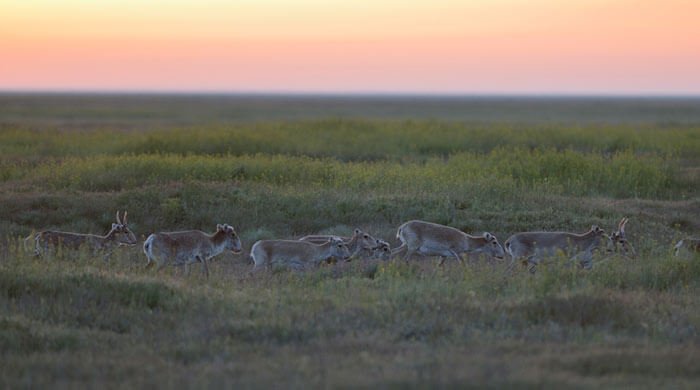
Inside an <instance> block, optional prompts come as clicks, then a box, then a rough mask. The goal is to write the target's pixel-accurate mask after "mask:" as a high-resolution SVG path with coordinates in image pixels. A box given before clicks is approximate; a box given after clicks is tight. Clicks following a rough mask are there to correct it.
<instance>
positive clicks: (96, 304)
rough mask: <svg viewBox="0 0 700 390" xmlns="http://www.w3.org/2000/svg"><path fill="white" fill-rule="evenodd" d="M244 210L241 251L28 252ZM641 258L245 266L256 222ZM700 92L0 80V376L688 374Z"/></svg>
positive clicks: (128, 379)
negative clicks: (200, 261) (621, 231)
mask: <svg viewBox="0 0 700 390" xmlns="http://www.w3.org/2000/svg"><path fill="white" fill-rule="evenodd" d="M116 210H128V211H129V222H130V228H131V229H132V230H133V231H134V232H135V233H136V235H137V236H138V237H139V238H140V239H141V240H143V239H144V238H145V237H146V236H147V235H148V234H150V233H152V232H155V231H171V230H183V229H201V230H203V231H207V232H212V231H213V230H214V229H215V227H216V224H217V223H229V224H232V225H234V226H235V227H236V229H237V231H238V232H239V233H240V235H241V239H242V242H243V247H244V255H232V254H229V253H226V254H222V255H220V256H219V257H217V258H216V259H214V261H213V265H212V267H211V270H210V271H211V278H210V279H209V280H205V278H204V277H203V275H202V273H201V271H200V269H199V267H192V271H191V274H190V275H189V277H185V276H184V272H183V270H182V269H181V268H178V267H169V268H166V269H164V270H163V271H161V272H160V273H156V271H155V269H153V268H151V269H146V268H145V267H144V265H145V260H146V259H145V256H144V255H143V253H142V252H141V249H140V244H139V245H137V246H136V247H129V248H121V249H120V250H118V251H117V252H116V253H115V254H114V255H113V257H112V258H111V260H110V262H109V263H105V262H103V261H102V260H101V259H100V258H93V257H91V256H89V255H88V254H87V253H82V252H81V253H77V254H71V253H59V254H56V255H52V256H49V257H48V258H33V257H32V256H30V255H29V254H27V253H26V252H25V251H24V249H23V247H22V246H23V245H22V241H21V240H22V238H23V237H26V236H28V235H29V234H30V233H31V232H32V231H37V230H48V229H57V230H68V231H78V232H92V233H99V234H103V233H106V229H107V228H108V227H109V226H110V224H111V223H112V222H113V219H114V214H115V212H116ZM622 217H628V218H629V219H630V222H629V224H628V228H627V230H628V232H627V234H628V238H629V239H630V241H631V243H632V244H633V245H634V246H635V248H636V250H637V253H638V256H637V258H636V259H629V258H625V257H622V256H619V255H615V256H612V257H610V258H607V259H602V258H596V260H595V265H594V267H593V269H591V270H590V271H582V270H580V269H578V268H576V267H573V266H570V265H568V264H566V262H565V261H553V262H551V263H550V264H547V265H544V266H541V267H539V268H538V270H537V273H535V274H534V275H531V274H530V273H528V272H527V271H525V270H523V269H521V268H519V267H516V268H514V269H513V271H512V272H507V271H506V264H504V263H502V262H498V261H496V260H492V259H487V258H481V257H478V256H475V257H469V258H468V260H467V262H466V266H461V265H459V264H457V263H456V262H455V261H449V260H448V261H447V262H446V263H445V266H443V267H439V266H438V265H437V259H430V258H422V259H421V258H416V259H414V260H413V261H411V262H410V264H405V263H404V262H401V261H389V262H380V261H353V262H349V263H343V264H334V265H323V266H321V267H319V268H317V269H311V270H308V271H306V272H303V273H299V272H291V271H288V270H284V269H275V270H267V271H264V272H260V273H257V274H251V273H250V270H251V269H252V264H251V260H250V259H249V257H248V256H246V255H245V253H246V252H245V249H249V248H250V247H251V245H252V244H253V243H254V242H255V241H256V240H258V239H263V238H297V237H301V236H303V235H307V234H315V233H333V234H349V233H350V232H352V230H353V229H354V228H356V227H359V228H361V229H363V230H366V231H368V232H370V233H372V234H373V235H375V236H376V237H379V238H383V239H385V240H387V241H389V242H390V243H391V244H392V245H393V246H396V245H397V244H398V241H397V240H396V238H395V234H396V228H397V227H398V226H399V225H400V224H401V223H403V222H405V221H407V220H410V219H424V220H429V221H433V222H437V223H442V224H446V225H450V226H454V227H457V228H459V229H462V230H464V231H466V232H471V233H480V232H484V231H489V232H491V233H493V234H495V235H496V236H497V237H498V239H499V240H500V241H501V242H504V241H505V240H506V239H507V238H508V236H510V235H511V234H513V233H515V232H518V231H527V230H568V231H576V232H584V231H586V230H587V229H588V228H590V226H591V225H592V224H598V225H600V226H602V227H603V228H605V229H606V230H608V231H611V230H614V228H615V227H616V226H617V223H618V221H619V220H620V219H621V218H622ZM699 231H700V99H691V98H686V99H652V98H637V99H622V98H528V99H525V98H505V97H501V98H476V97H474V98H458V97H453V98H429V97H411V98H408V97H403V98H397V97H387V96H384V97H364V98H361V97H353V98H347V97H345V98H343V97H323V96H306V97H291V96H253V97H250V96H165V95H163V96H159V95H135V96H131V95H116V96H110V95H22V94H5V95H0V242H1V244H0V245H1V247H0V386H2V387H12V388H17V387H37V386H39V387H49V386H51V387H59V388H65V387H76V386H91V387H97V386H100V387H108V388H113V387H114V388H116V387H134V386H135V387H153V386H159V387H193V388H202V387H223V386H227V387H243V386H244V387H270V386H277V387H282V386H284V387H309V386H311V387H375V386H382V387H397V388H398V387H401V388H404V387H428V386H431V387H432V386H442V387H460V388H464V387H466V388H469V387H474V388H501V387H511V388H561V386H569V387H574V388H591V387H601V386H604V387H628V388H632V387H634V388H659V387H676V388H697V387H698V386H699V385H700V365H698V364H697V362H698V360H699V358H700V300H698V299H697V297H698V287H700V261H699V260H700V259H698V258H697V257H695V258H690V259H686V258H676V257H674V256H673V253H672V248H671V247H672V246H673V244H674V243H675V242H677V241H678V240H679V239H680V238H683V237H686V236H693V235H695V236H697V235H698V232H699Z"/></svg>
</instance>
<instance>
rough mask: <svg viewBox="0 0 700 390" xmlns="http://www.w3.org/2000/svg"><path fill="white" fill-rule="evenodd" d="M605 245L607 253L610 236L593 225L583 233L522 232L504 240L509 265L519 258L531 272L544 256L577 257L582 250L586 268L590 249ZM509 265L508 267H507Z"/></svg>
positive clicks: (591, 253) (611, 247) (583, 263)
mask: <svg viewBox="0 0 700 390" xmlns="http://www.w3.org/2000/svg"><path fill="white" fill-rule="evenodd" d="M602 245H605V250H606V252H612V250H613V248H614V244H613V242H612V240H611V239H610V237H608V236H607V235H606V234H605V231H604V230H603V229H601V228H600V227H598V226H596V225H593V226H591V230H589V231H588V232H586V233H583V234H576V233H567V232H524V233H516V234H513V235H512V236H510V238H508V240H506V243H505V247H506V251H507V252H508V253H509V254H510V256H511V258H512V259H513V260H512V262H511V265H510V267H512V266H513V264H515V262H516V261H517V260H518V259H523V264H524V265H527V268H528V270H529V271H530V272H534V270H535V266H536V265H537V264H538V263H539V262H540V261H541V260H542V258H543V257H548V256H556V255H557V254H558V253H559V252H563V253H564V254H565V255H566V256H568V257H570V258H576V257H577V256H578V254H579V253H581V252H583V258H582V259H581V260H580V265H581V266H582V267H583V268H585V269H589V268H590V267H591V265H592V264H591V258H592V257H593V251H594V250H595V249H598V248H600V247H601V246H602ZM510 267H509V268H510Z"/></svg>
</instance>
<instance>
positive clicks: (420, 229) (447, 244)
mask: <svg viewBox="0 0 700 390" xmlns="http://www.w3.org/2000/svg"><path fill="white" fill-rule="evenodd" d="M396 238H398V239H399V240H401V246H399V247H398V248H396V249H394V250H393V251H392V252H391V254H392V255H396V254H398V253H399V252H402V251H406V254H405V255H404V257H403V259H404V260H406V261H408V258H409V257H410V256H411V255H412V254H413V253H414V252H416V251H418V252H420V253H421V254H424V255H428V256H442V257H443V258H442V260H441V261H440V265H442V264H443V263H444V262H445V258H446V257H450V256H451V257H454V258H456V259H457V260H458V261H459V262H460V263H462V264H464V262H463V260H462V258H461V257H460V255H461V254H462V253H465V252H483V253H486V254H488V255H489V256H492V257H495V258H497V259H499V260H502V259H503V256H504V253H503V247H502V246H501V244H500V243H499V242H498V240H497V239H496V237H495V236H494V235H492V234H491V233H488V232H487V233H484V234H483V235H481V236H472V235H469V234H466V233H464V232H462V231H460V230H457V229H455V228H452V227H449V226H444V225H438V224H436V223H431V222H424V221H409V222H406V223H404V224H403V225H401V226H399V229H398V231H397V232H396Z"/></svg>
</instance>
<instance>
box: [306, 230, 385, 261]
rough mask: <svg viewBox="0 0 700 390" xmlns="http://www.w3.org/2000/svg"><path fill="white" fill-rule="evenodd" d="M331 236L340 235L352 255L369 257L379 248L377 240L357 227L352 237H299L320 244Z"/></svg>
mask: <svg viewBox="0 0 700 390" xmlns="http://www.w3.org/2000/svg"><path fill="white" fill-rule="evenodd" d="M331 237H338V238H340V239H341V240H343V242H344V243H345V245H347V246H348V249H349V250H350V257H353V256H355V255H359V257H362V258H367V257H369V256H371V254H372V252H373V251H374V250H375V249H376V248H377V240H376V239H375V238H374V237H372V236H370V235H369V234H367V233H364V232H362V231H361V230H360V229H355V231H354V232H353V235H352V237H339V236H329V235H311V236H305V237H302V238H300V239H299V241H305V242H310V243H312V244H316V245H320V244H324V243H326V242H328V240H330V239H331Z"/></svg>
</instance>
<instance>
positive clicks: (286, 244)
mask: <svg viewBox="0 0 700 390" xmlns="http://www.w3.org/2000/svg"><path fill="white" fill-rule="evenodd" d="M250 256H251V257H252V258H253V262H255V267H254V268H253V271H257V270H258V269H260V267H263V266H268V265H273V264H282V265H289V266H292V267H293V268H297V269H299V268H306V266H307V265H318V264H320V263H322V262H323V261H326V260H328V259H330V258H331V257H335V258H337V259H348V258H349V257H350V250H349V249H348V246H347V245H346V244H345V243H344V242H343V240H342V239H340V238H338V237H331V238H330V239H329V240H328V241H327V242H325V243H324V244H321V245H315V244H312V243H310V242H307V241H293V240H260V241H258V242H256V243H255V244H253V247H252V248H251V250H250Z"/></svg>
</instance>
